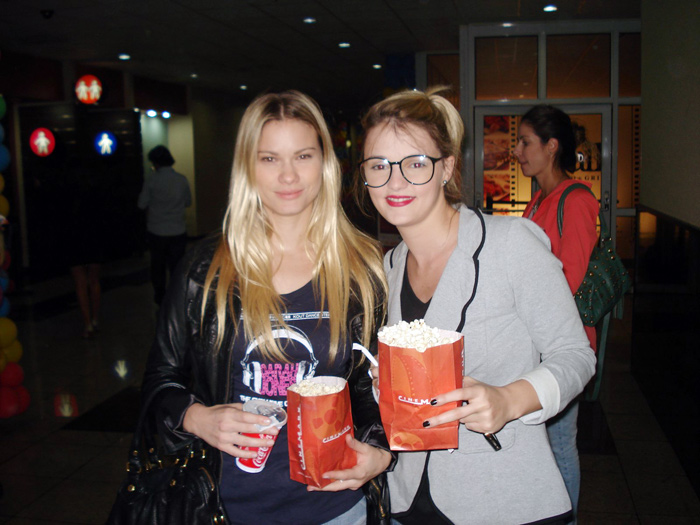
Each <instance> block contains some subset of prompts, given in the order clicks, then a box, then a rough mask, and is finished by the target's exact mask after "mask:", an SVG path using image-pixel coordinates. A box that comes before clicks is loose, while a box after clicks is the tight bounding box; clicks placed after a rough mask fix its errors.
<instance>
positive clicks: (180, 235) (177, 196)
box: [138, 146, 192, 305]
mask: <svg viewBox="0 0 700 525" xmlns="http://www.w3.org/2000/svg"><path fill="white" fill-rule="evenodd" d="M148 160H149V161H150V162H151V164H152V168H153V173H152V174H151V175H150V176H146V178H145V180H144V182H143V189H142V190H141V194H140V195H139V199H138V207H139V208H141V209H142V210H147V212H146V216H147V218H146V229H147V231H148V247H149V251H150V254H151V283H152V284H153V299H154V301H155V302H156V304H158V305H160V303H161V301H162V300H163V296H164V295H165V289H166V286H167V282H168V273H170V275H172V274H173V271H174V270H175V266H177V263H178V262H179V261H180V259H181V258H182V256H183V255H184V254H185V248H186V247H187V232H186V226H185V208H188V207H189V206H191V205H192V194H191V193H190V185H189V183H188V182H187V178H185V176H184V175H182V174H180V173H178V172H176V171H175V170H174V169H173V168H172V166H173V164H175V159H173V156H172V155H171V154H170V151H169V150H168V148H166V147H165V146H156V147H155V148H153V149H152V150H151V151H149V152H148Z"/></svg>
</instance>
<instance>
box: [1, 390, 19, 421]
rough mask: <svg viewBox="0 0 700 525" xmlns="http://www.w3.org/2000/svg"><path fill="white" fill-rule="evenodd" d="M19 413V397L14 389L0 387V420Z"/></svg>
mask: <svg viewBox="0 0 700 525" xmlns="http://www.w3.org/2000/svg"><path fill="white" fill-rule="evenodd" d="M17 413H19V397H18V396H17V392H15V389H14V388H10V387H9V386H0V419H5V418H8V417H12V416H14V415H15V414H17Z"/></svg>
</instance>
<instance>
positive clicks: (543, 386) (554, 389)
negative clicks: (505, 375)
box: [519, 367, 561, 425]
mask: <svg viewBox="0 0 700 525" xmlns="http://www.w3.org/2000/svg"><path fill="white" fill-rule="evenodd" d="M519 379H524V380H525V381H527V382H528V383H530V384H531V385H532V387H533V388H534V389H535V392H536V393H537V398H538V399H539V400H540V404H541V405H542V408H541V409H540V410H537V411H535V412H531V413H530V414H525V415H524V416H522V417H521V418H520V421H522V422H523V423H525V424H526V425H538V424H540V423H544V422H545V421H547V420H548V419H549V418H551V417H552V416H555V415H556V414H558V413H559V403H560V400H561V393H560V392H559V383H558V382H557V380H556V378H555V377H554V374H552V372H551V371H550V370H548V369H546V368H542V367H540V368H535V369H534V370H531V371H530V372H528V373H526V374H523V375H522V376H520V378H519Z"/></svg>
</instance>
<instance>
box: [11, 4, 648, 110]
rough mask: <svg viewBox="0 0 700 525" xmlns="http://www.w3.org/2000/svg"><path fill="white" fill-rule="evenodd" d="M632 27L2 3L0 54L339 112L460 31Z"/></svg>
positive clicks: (541, 15) (582, 15) (503, 17)
mask: <svg viewBox="0 0 700 525" xmlns="http://www.w3.org/2000/svg"><path fill="white" fill-rule="evenodd" d="M547 3H556V4H557V6H558V8H559V9H558V11H557V12H555V13H545V12H544V11H543V10H542V8H543V7H544V6H545V5H546V4H547ZM305 17H313V18H315V19H316V23H314V24H307V23H304V18H305ZM639 17H640V0H614V1H611V0H552V2H545V1H544V0H0V49H4V50H8V51H14V52H18V53H23V54H28V55H32V56H38V57H42V58H51V59H60V60H69V61H75V62H77V63H81V64H88V65H94V66H101V67H111V68H118V69H124V70H128V71H130V72H132V73H134V74H137V75H141V76H146V77H152V78H156V79H160V80H163V81H168V82H177V83H186V84H193V85H201V86H206V87H209V88H215V89H219V90H226V91H239V90H240V86H241V85H246V86H247V87H248V89H247V93H249V94H251V95H252V94H255V93H258V92H260V91H263V90H268V89H272V90H279V89H288V88H296V89H301V90H303V91H305V92H307V93H309V94H311V95H313V96H314V97H316V98H317V99H319V100H320V101H322V102H323V103H325V104H333V105H335V106H336V107H338V106H341V107H342V106H346V105H347V106H353V105H355V104H364V103H365V102H366V101H367V100H372V99H374V98H376V97H377V96H378V94H379V93H381V90H382V88H383V87H385V86H387V85H391V82H392V79H393V78H394V77H396V76H397V68H398V69H399V70H400V69H401V68H402V67H404V66H402V64H406V63H408V64H409V68H410V63H411V61H412V59H411V55H412V53H415V52H417V51H457V49H458V45H459V26H460V25H463V24H469V23H487V22H506V21H507V22H515V23H517V22H526V21H527V22H531V21H556V20H585V19H619V18H627V19H633V18H639ZM340 42H348V43H349V44H350V47H348V48H340V47H339V46H338V44H339V43H340ZM120 53H128V54H129V55H131V57H132V58H131V60H130V61H128V62H122V61H119V60H118V58H117V57H118V55H119V54H120ZM375 64H379V65H381V66H382V67H381V69H375V68H373V65H375ZM397 64H398V66H397ZM399 73H400V71H399ZM193 74H196V75H197V77H196V78H192V75H193Z"/></svg>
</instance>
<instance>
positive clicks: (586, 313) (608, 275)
mask: <svg viewBox="0 0 700 525" xmlns="http://www.w3.org/2000/svg"><path fill="white" fill-rule="evenodd" d="M575 189H585V190H586V191H588V192H590V193H591V195H593V192H592V191H591V190H590V188H588V186H586V185H584V184H580V183H576V184H572V185H571V186H569V187H568V188H566V189H565V190H564V191H563V193H562V194H561V197H560V198H559V206H558V208H557V226H558V227H559V237H561V234H562V224H563V222H564V199H566V196H567V195H568V194H569V193H570V192H572V191H573V190H575ZM598 218H599V219H600V239H599V241H598V243H597V244H596V245H595V247H594V248H593V252H592V253H591V258H590V259H589V261H588V268H587V269H586V274H585V275H584V277H583V281H582V282H581V285H580V286H579V287H578V290H576V293H575V294H574V299H575V300H576V306H577V307H578V312H579V315H580V316H581V321H583V324H585V325H587V326H595V325H596V324H598V321H600V320H601V319H602V318H603V317H604V316H605V315H606V314H607V313H609V312H611V311H612V310H613V308H615V306H616V305H618V304H619V303H620V302H621V301H622V298H623V297H624V295H625V293H627V290H629V289H630V287H631V286H632V281H631V279H630V275H629V273H628V272H627V270H626V269H625V266H624V265H623V264H622V260H621V259H620V258H619V257H618V255H617V253H615V247H614V245H613V242H612V237H611V236H610V230H609V229H608V226H607V224H606V222H605V219H604V218H603V214H602V212H600V211H598Z"/></svg>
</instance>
